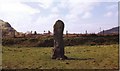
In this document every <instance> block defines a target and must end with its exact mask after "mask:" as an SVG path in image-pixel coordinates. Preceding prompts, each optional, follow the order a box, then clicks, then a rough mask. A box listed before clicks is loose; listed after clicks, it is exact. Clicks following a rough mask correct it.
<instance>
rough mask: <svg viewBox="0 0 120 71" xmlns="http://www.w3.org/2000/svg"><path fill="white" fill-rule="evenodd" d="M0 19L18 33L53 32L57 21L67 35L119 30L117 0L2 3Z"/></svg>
mask: <svg viewBox="0 0 120 71" xmlns="http://www.w3.org/2000/svg"><path fill="white" fill-rule="evenodd" d="M0 19H2V20H4V21H7V22H9V23H10V24H11V26H12V27H13V28H15V29H16V30H17V31H18V32H24V33H25V32H28V31H37V32H38V33H43V32H44V30H45V31H46V32H47V31H48V30H50V31H51V32H52V31H53V25H54V24H55V22H56V21H57V20H62V21H63V22H64V24H65V29H64V33H65V32H66V31H68V33H85V31H86V30H87V32H88V33H98V32H100V28H101V31H102V30H107V29H110V28H113V27H116V26H118V2H117V0H0Z"/></svg>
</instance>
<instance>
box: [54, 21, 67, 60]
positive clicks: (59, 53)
mask: <svg viewBox="0 0 120 71" xmlns="http://www.w3.org/2000/svg"><path fill="white" fill-rule="evenodd" d="M53 28H54V31H53V32H54V35H53V36H54V47H53V55H52V59H67V57H66V56H65V55H64V41H63V31H64V23H63V22H62V21H61V20H57V21H56V22H55V24H54V26H53Z"/></svg>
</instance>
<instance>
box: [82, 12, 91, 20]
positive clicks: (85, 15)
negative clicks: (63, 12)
mask: <svg viewBox="0 0 120 71" xmlns="http://www.w3.org/2000/svg"><path fill="white" fill-rule="evenodd" d="M91 16H92V14H91V13H90V12H86V13H85V14H84V15H83V16H82V18H83V19H87V18H90V17H91Z"/></svg>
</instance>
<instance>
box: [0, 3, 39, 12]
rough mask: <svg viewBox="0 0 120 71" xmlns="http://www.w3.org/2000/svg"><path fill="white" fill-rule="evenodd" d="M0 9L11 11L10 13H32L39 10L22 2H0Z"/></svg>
mask: <svg viewBox="0 0 120 71" xmlns="http://www.w3.org/2000/svg"><path fill="white" fill-rule="evenodd" d="M0 11H1V12H7V13H9V12H12V13H28V14H34V13H38V12H40V11H39V10H37V9H33V8H31V7H29V6H27V5H25V4H22V3H18V2H17V3H1V4H0Z"/></svg>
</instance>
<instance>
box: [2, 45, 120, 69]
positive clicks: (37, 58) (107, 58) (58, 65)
mask: <svg viewBox="0 0 120 71" xmlns="http://www.w3.org/2000/svg"><path fill="white" fill-rule="evenodd" d="M2 49H3V50H2V53H3V58H2V59H3V60H2V62H3V63H2V66H3V68H4V69H25V68H27V69H118V45H117V44H114V45H101V46H69V47H65V55H66V56H68V57H69V58H74V59H71V60H52V59H51V55H52V48H44V47H43V48H42V47H39V48H36V47H29V48H28V47H17V46H13V47H5V46H3V47H2Z"/></svg>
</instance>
